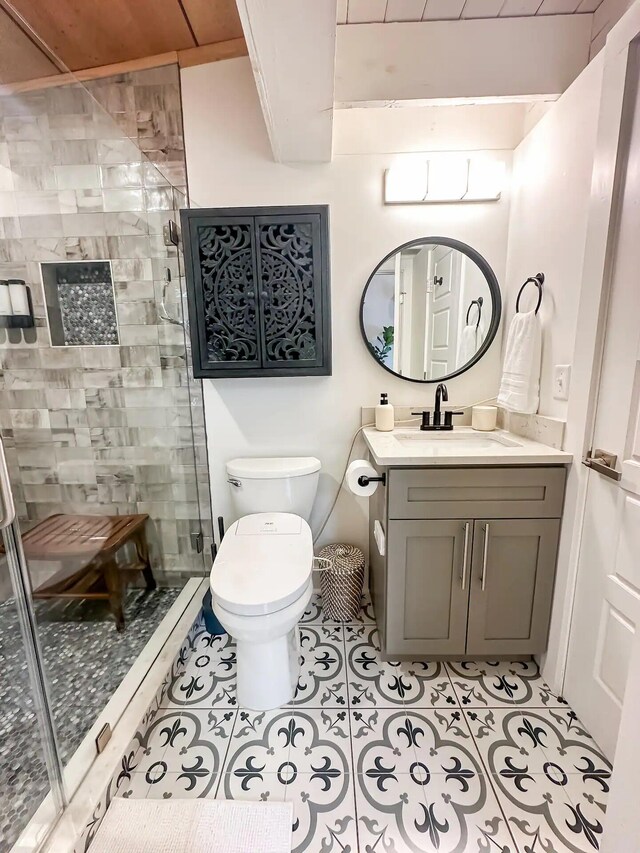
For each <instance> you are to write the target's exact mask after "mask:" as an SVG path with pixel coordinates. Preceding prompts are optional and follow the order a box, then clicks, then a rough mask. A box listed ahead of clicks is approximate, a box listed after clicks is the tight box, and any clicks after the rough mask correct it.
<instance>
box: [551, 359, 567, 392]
mask: <svg viewBox="0 0 640 853" xmlns="http://www.w3.org/2000/svg"><path fill="white" fill-rule="evenodd" d="M570 382H571V365H570V364H556V366H555V367H554V370H553V396H554V398H555V399H556V400H568V399H569V384H570Z"/></svg>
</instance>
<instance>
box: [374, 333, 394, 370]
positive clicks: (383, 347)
mask: <svg viewBox="0 0 640 853" xmlns="http://www.w3.org/2000/svg"><path fill="white" fill-rule="evenodd" d="M393 331H394V327H393V326H383V327H382V336H380V335H378V337H377V338H376V341H377V343H375V344H374V345H373V351H374V353H375V354H376V358H377V359H378V361H381V362H382V363H383V364H384V362H385V361H386V360H387V358H388V357H389V355H390V354H391V350H392V349H393Z"/></svg>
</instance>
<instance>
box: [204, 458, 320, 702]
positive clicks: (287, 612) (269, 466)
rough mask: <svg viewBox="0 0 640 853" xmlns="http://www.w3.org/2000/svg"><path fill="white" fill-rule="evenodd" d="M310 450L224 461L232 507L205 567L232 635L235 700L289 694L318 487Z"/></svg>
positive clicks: (307, 592)
mask: <svg viewBox="0 0 640 853" xmlns="http://www.w3.org/2000/svg"><path fill="white" fill-rule="evenodd" d="M319 471H320V462H319V460H318V459H315V458H314V457H291V458H260V459H233V460H231V461H230V462H228V463H227V474H228V480H229V483H230V486H231V489H232V495H233V503H234V508H235V509H236V512H237V513H238V514H239V515H240V516H241V517H240V518H239V520H238V521H236V522H235V523H234V524H232V525H231V527H230V528H229V529H228V531H227V532H226V534H225V536H224V539H223V540H222V542H221V544H220V549H219V551H218V556H217V558H216V561H215V563H214V564H213V568H212V570H211V595H212V603H213V610H214V612H215V614H216V616H217V617H218V619H219V620H220V622H221V623H222V625H223V626H224V628H225V629H226V630H227V631H228V633H229V634H230V635H231V636H232V637H233V638H234V639H235V640H236V643H237V667H238V682H237V690H238V704H239V705H240V707H243V708H250V709H253V710H256V711H263V710H268V709H271V708H278V707H280V706H281V705H284V704H286V703H287V702H290V701H291V700H292V699H293V696H294V693H295V689H296V684H297V682H298V674H299V669H300V663H299V654H300V649H299V631H298V621H299V620H300V618H301V616H302V614H303V613H304V611H305V609H306V607H307V604H308V603H309V600H310V598H311V594H312V591H313V583H312V579H311V573H312V569H313V538H312V535H311V528H310V527H309V524H308V518H309V515H310V514H311V509H312V507H313V501H314V498H315V494H316V490H317V487H318V477H319Z"/></svg>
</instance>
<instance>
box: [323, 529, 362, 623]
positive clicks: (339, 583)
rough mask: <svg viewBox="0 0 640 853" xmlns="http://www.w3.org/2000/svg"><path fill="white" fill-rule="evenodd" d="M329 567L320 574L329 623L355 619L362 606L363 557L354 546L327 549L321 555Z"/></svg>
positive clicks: (333, 546)
mask: <svg viewBox="0 0 640 853" xmlns="http://www.w3.org/2000/svg"><path fill="white" fill-rule="evenodd" d="M318 556H319V557H322V558H323V559H324V560H328V561H329V563H330V566H329V567H328V568H326V569H323V570H322V571H321V572H320V591H321V592H322V606H323V608H324V612H325V613H326V615H327V616H328V617H329V619H335V620H337V621H340V622H346V621H348V620H349V619H355V617H356V616H357V615H358V613H359V612H360V606H361V603H362V586H363V584H364V554H363V553H362V551H361V550H360V549H359V548H355V547H354V546H353V545H339V544H338V545H325V547H324V548H323V549H322V550H321V551H320V553H319V554H318Z"/></svg>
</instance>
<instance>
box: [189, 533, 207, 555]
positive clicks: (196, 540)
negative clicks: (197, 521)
mask: <svg viewBox="0 0 640 853" xmlns="http://www.w3.org/2000/svg"><path fill="white" fill-rule="evenodd" d="M191 547H192V548H193V550H194V551H195V552H196V554H202V550H203V548H204V536H203V535H202V531H198V532H197V533H196V532H194V533H192V534H191Z"/></svg>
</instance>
